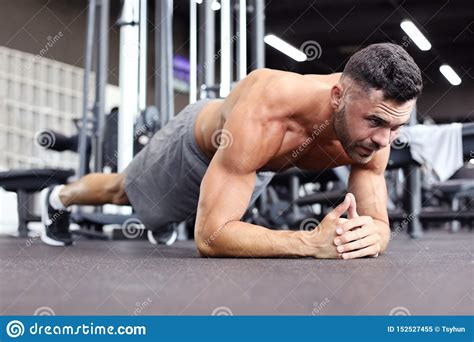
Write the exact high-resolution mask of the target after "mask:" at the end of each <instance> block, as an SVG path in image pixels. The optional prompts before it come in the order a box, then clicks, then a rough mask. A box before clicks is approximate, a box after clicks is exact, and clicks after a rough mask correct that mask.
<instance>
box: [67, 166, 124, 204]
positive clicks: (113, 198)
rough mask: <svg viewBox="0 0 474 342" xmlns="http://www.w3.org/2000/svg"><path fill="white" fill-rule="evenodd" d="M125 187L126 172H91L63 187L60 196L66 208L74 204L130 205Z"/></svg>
mask: <svg viewBox="0 0 474 342" xmlns="http://www.w3.org/2000/svg"><path fill="white" fill-rule="evenodd" d="M124 187H125V174H123V173H110V174H106V173H91V174H88V175H86V176H84V177H82V178H80V179H79V180H77V181H75V182H73V183H71V184H68V185H65V186H64V187H62V188H61V190H59V192H58V196H59V200H60V201H61V203H62V204H63V205H64V207H66V208H67V207H69V206H70V205H74V204H82V205H102V204H118V205H128V204H130V202H129V201H128V198H127V194H126V193H125V189H124Z"/></svg>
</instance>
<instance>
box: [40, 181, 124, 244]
mask: <svg viewBox="0 0 474 342" xmlns="http://www.w3.org/2000/svg"><path fill="white" fill-rule="evenodd" d="M75 204H78V205H103V204H118V205H126V204H130V203H129V200H128V197H127V195H126V193H125V174H122V173H112V174H103V173H92V174H88V175H86V176H84V177H82V178H80V179H79V180H77V181H75V182H73V183H71V184H68V185H57V186H54V187H50V188H47V189H44V190H43V191H42V192H41V220H42V222H43V225H44V228H45V230H44V232H43V234H42V235H41V240H42V241H43V242H44V243H46V244H48V245H51V246H67V245H71V244H72V242H73V240H72V236H71V233H70V231H69V218H70V213H69V210H68V207H69V206H71V205H75Z"/></svg>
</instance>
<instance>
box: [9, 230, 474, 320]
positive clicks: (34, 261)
mask: <svg viewBox="0 0 474 342" xmlns="http://www.w3.org/2000/svg"><path fill="white" fill-rule="evenodd" d="M473 236H474V235H473V234H472V233H470V232H466V231H461V232H458V233H456V234H451V233H449V232H447V231H444V230H433V231H428V232H426V234H425V235H424V237H423V238H422V239H418V240H413V239H410V238H409V237H408V236H407V234H406V233H399V234H398V235H396V236H394V237H393V240H392V242H391V244H390V246H389V249H388V250H387V252H386V253H385V254H383V255H382V256H380V257H379V258H376V259H356V260H347V261H343V260H314V259H309V258H308V259H207V258H200V257H199V256H198V253H197V251H196V249H195V248H194V244H193V242H192V241H181V242H177V243H175V244H174V245H173V246H171V247H154V246H152V245H151V244H149V243H148V242H147V241H144V240H135V241H97V240H87V239H84V238H83V239H81V240H80V241H78V242H77V243H76V245H75V246H74V247H72V248H53V247H49V246H46V245H44V244H42V243H41V242H40V241H39V239H34V238H33V239H30V240H28V242H27V243H25V240H24V239H21V240H20V239H18V238H11V237H7V236H3V237H0V260H1V261H0V265H1V266H0V267H1V268H0V312H1V314H2V315H31V314H33V313H34V311H35V310H37V309H38V308H44V307H46V308H47V309H48V310H52V311H53V312H54V313H55V314H57V315H69V314H71V315H209V314H211V313H212V312H213V311H215V310H218V311H219V310H221V311H224V314H225V313H232V314H234V315H312V314H317V315H388V314H389V313H390V312H391V311H392V312H395V313H396V314H397V313H398V314H403V313H408V312H409V313H410V314H411V315H473V314H474V302H473V300H474V291H473V284H474V282H473V280H474V274H473V263H474V259H473V246H474V244H473Z"/></svg>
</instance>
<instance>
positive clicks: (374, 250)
mask: <svg viewBox="0 0 474 342" xmlns="http://www.w3.org/2000/svg"><path fill="white" fill-rule="evenodd" d="M378 253H379V247H378V246H376V245H371V246H369V247H365V248H363V249H359V250H358V251H354V252H349V253H342V258H343V259H355V258H362V257H365V256H371V257H377V256H378Z"/></svg>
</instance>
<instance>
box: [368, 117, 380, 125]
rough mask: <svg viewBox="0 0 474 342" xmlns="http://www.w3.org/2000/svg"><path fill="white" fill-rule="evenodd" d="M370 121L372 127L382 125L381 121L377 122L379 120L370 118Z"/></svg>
mask: <svg viewBox="0 0 474 342" xmlns="http://www.w3.org/2000/svg"><path fill="white" fill-rule="evenodd" d="M368 120H369V122H370V124H371V125H372V126H379V125H380V121H379V120H377V119H372V118H369V119H368Z"/></svg>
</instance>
